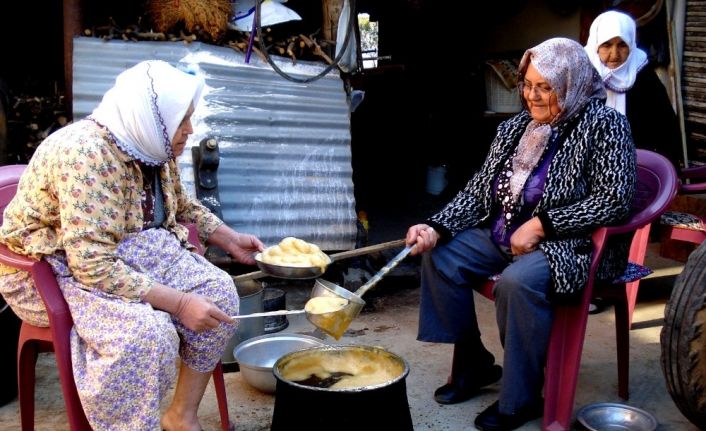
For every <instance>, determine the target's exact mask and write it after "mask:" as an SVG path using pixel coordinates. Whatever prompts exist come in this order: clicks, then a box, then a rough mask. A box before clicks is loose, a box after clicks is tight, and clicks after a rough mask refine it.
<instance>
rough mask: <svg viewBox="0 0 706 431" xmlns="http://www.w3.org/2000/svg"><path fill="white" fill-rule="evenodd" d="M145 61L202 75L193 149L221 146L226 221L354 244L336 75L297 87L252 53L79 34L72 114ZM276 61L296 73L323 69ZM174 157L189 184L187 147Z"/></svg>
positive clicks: (343, 110) (341, 94)
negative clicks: (206, 142) (205, 142)
mask: <svg viewBox="0 0 706 431" xmlns="http://www.w3.org/2000/svg"><path fill="white" fill-rule="evenodd" d="M147 59H160V60H165V61H167V62H169V63H171V64H174V65H177V64H182V65H190V66H189V67H190V68H192V69H196V70H197V73H199V74H203V76H204V77H205V79H206V84H207V86H208V88H207V90H206V92H205V95H204V102H202V103H201V104H200V105H199V106H198V107H197V109H196V112H195V113H194V128H195V133H194V135H193V136H192V137H191V140H190V142H189V145H192V146H193V145H198V143H199V142H200V141H201V140H202V139H203V138H205V137H215V138H216V139H217V140H218V142H219V147H220V154H221V160H220V165H219V168H218V181H219V192H220V200H221V209H222V212H223V218H224V220H225V222H226V223H227V224H228V225H229V226H231V227H232V228H234V229H236V230H238V231H241V232H249V233H253V234H255V235H257V236H259V237H260V238H261V239H262V240H263V241H264V242H265V243H266V244H274V243H276V242H279V240H281V239H282V238H283V237H285V236H296V237H298V238H302V239H305V240H307V241H310V242H314V243H316V244H319V245H320V246H321V248H323V249H325V250H346V249H351V248H353V247H354V246H355V235H356V226H355V222H356V215H355V201H354V197H353V182H352V167H351V150H350V140H351V137H350V115H349V109H348V102H347V97H346V93H345V90H344V88H343V81H342V80H341V79H340V77H339V76H338V74H337V73H329V74H327V75H326V76H325V77H323V78H322V79H319V80H316V81H314V82H312V83H309V84H299V83H294V82H291V81H289V80H286V79H284V78H283V77H281V76H280V75H278V74H277V73H276V72H274V71H273V70H272V69H271V67H270V66H269V65H267V64H266V63H264V62H262V61H260V60H259V58H255V56H253V57H252V58H251V59H250V60H251V62H250V64H245V61H244V56H243V55H242V54H240V53H237V52H235V51H233V50H231V49H230V48H225V47H219V46H213V45H207V44H202V43H198V42H195V43H191V44H188V45H186V44H184V43H182V42H123V41H109V42H105V41H102V40H100V39H95V38H83V37H80V38H76V39H74V83H73V89H74V101H73V103H74V118H82V117H84V116H86V115H88V114H89V113H90V112H91V111H92V110H93V108H94V107H95V106H97V104H98V103H99V101H100V98H101V97H102V95H103V93H104V92H105V91H106V90H107V89H108V88H110V87H111V86H112V84H113V82H114V79H115V77H116V76H117V75H118V74H119V73H120V72H121V71H122V70H124V69H125V68H127V67H130V66H132V65H134V64H136V63H138V62H140V61H142V60H147ZM277 60H278V66H280V68H282V69H283V70H284V71H285V72H287V73H290V74H296V75H295V76H297V77H299V78H305V77H308V76H312V75H315V74H318V73H319V72H321V70H323V66H322V65H319V64H310V63H308V64H307V63H303V62H301V63H298V64H297V65H291V62H288V61H286V60H283V61H281V62H280V61H279V59H277ZM179 162H180V167H181V169H182V180H183V181H184V183H185V184H186V185H187V186H188V187H189V188H190V189H191V190H193V187H194V175H193V167H192V163H191V151H190V150H188V149H187V151H185V153H184V155H183V156H182V157H181V158H180V160H179Z"/></svg>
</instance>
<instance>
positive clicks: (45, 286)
mask: <svg viewBox="0 0 706 431" xmlns="http://www.w3.org/2000/svg"><path fill="white" fill-rule="evenodd" d="M25 168H26V165H9V166H0V213H1V211H4V209H5V207H6V206H7V204H8V203H9V202H10V200H11V199H12V197H13V196H14V195H15V192H16V190H17V183H18V182H19V179H20V176H21V175H22V172H23V171H24V169H25ZM0 221H1V220H0ZM187 227H188V228H189V241H190V242H192V243H193V244H194V245H195V246H196V247H197V248H198V251H199V253H203V247H201V244H200V243H199V241H198V233H197V232H196V230H195V229H194V227H193V226H187ZM0 263H2V264H4V265H7V266H10V267H13V268H17V269H21V270H24V271H28V272H30V273H31V274H32V279H33V280H34V283H35V286H36V287H37V290H38V291H39V294H40V296H41V297H42V301H43V302H44V305H45V306H46V309H47V313H48V315H49V327H48V328H44V327H38V326H34V325H30V324H29V323H26V322H22V326H21V328H20V339H19V348H18V354H17V369H18V373H17V375H18V382H17V384H18V388H19V402H20V421H21V425H22V430H23V431H28V430H33V429H34V386H35V366H36V363H37V355H38V354H39V353H40V352H54V353H55V357H56V364H57V367H58V369H59V380H60V382H61V390H62V393H63V396H64V403H65V405H66V415H67V416H68V422H69V426H70V429H71V430H74V431H77V430H81V431H83V430H90V429H91V426H90V425H89V423H88V420H87V419H86V416H85V414H84V412H83V407H82V406H81V400H80V399H79V397H78V392H77V390H76V383H75V381H74V375H73V371H72V366H71V348H70V344H69V334H70V332H71V328H72V327H73V320H72V318H71V313H70V312H69V307H68V304H67V303H66V301H65V300H64V297H63V295H62V293H61V290H60V288H59V285H58V284H57V282H56V278H55V277H54V273H53V272H52V269H51V267H50V266H49V264H48V263H47V262H46V261H44V260H41V261H39V262H37V261H34V260H32V259H28V258H26V257H24V256H21V255H18V254H16V253H13V252H12V251H10V250H9V249H8V248H7V247H5V246H4V245H2V244H0ZM213 383H214V387H215V391H216V398H217V400H218V410H219V412H220V418H221V429H222V430H223V431H229V430H230V420H229V417H228V402H227V399H226V391H225V382H224V380H223V368H222V366H221V363H220V362H218V364H217V365H216V368H215V369H214V370H213Z"/></svg>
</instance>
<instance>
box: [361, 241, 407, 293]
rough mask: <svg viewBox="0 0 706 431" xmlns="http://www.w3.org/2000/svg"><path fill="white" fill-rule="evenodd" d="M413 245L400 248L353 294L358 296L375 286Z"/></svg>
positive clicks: (405, 255)
mask: <svg viewBox="0 0 706 431" xmlns="http://www.w3.org/2000/svg"><path fill="white" fill-rule="evenodd" d="M415 246H416V244H415V245H412V246H407V247H405V248H404V250H402V251H401V252H399V253H398V254H397V256H395V257H394V258H392V260H391V261H389V262H388V263H387V265H385V266H383V267H382V269H380V271H378V272H377V273H376V274H375V275H373V278H371V279H370V280H368V282H367V283H365V284H364V285H362V286H360V287H359V288H358V290H356V291H355V294H356V295H358V296H363V294H365V292H367V291H368V290H370V289H371V288H372V287H373V286H375V285H376V284H377V283H378V281H380V279H381V278H383V277H384V276H385V275H387V273H388V272H390V271H392V268H394V267H396V266H397V264H398V263H400V261H401V260H402V259H404V258H405V257H407V255H408V254H409V253H410V252H411V251H412V249H413V248H414V247H415Z"/></svg>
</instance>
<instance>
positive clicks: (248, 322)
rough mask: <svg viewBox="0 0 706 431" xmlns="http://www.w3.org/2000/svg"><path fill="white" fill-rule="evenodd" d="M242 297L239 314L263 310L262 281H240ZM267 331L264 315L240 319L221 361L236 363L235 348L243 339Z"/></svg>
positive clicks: (239, 287) (238, 285)
mask: <svg viewBox="0 0 706 431" xmlns="http://www.w3.org/2000/svg"><path fill="white" fill-rule="evenodd" d="M235 287H236V289H237V290H238V296H239V297H240V311H239V314H251V313H259V312H262V311H263V293H264V288H263V286H262V283H260V282H259V281H257V280H246V281H239V282H237V283H236V284H235ZM264 333H265V319H264V318H263V317H252V318H250V319H242V320H239V321H238V329H237V330H236V332H235V334H234V335H233V337H232V338H231V339H230V341H228V344H227V345H226V348H225V350H224V351H223V355H221V362H222V363H223V365H229V364H235V362H236V361H235V357H234V356H233V349H234V348H235V346H237V345H238V344H240V343H241V342H242V341H245V340H247V339H250V338H252V337H257V336H258V335H262V334H264Z"/></svg>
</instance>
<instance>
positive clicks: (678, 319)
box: [661, 243, 706, 429]
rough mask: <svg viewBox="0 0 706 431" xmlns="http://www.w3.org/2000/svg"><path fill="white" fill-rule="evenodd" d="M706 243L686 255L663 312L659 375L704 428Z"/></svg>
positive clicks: (682, 407)
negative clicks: (684, 263)
mask: <svg viewBox="0 0 706 431" xmlns="http://www.w3.org/2000/svg"><path fill="white" fill-rule="evenodd" d="M705 295H706V243H703V244H701V245H700V246H699V247H698V248H697V249H696V250H694V252H693V253H691V255H690V256H689V259H688V261H687V262H686V265H685V266H684V270H683V271H682V273H681V274H679V276H678V277H677V279H676V281H675V283H674V289H673V291H672V294H671V296H670V298H669V302H667V306H666V308H665V311H664V327H663V328H662V334H661V348H662V357H661V363H662V372H663V373H664V377H665V379H666V381H667V390H668V391H669V394H670V395H671V397H672V399H673V400H674V403H675V404H676V405H677V407H678V408H679V410H680V411H681V412H682V413H683V414H684V416H686V418H687V419H689V420H690V421H691V422H692V423H693V424H694V425H696V426H697V427H699V428H700V429H706V326H705V324H706V302H705V300H704V298H705V297H706V296H705Z"/></svg>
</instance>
